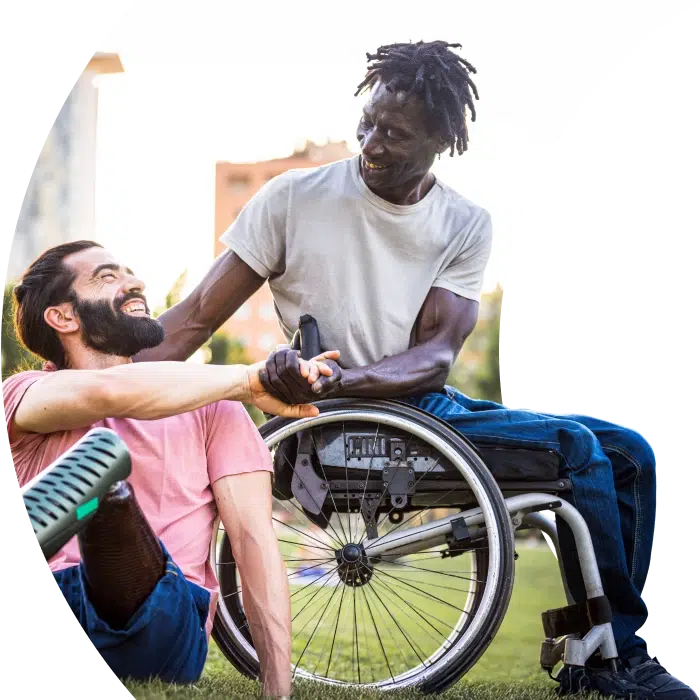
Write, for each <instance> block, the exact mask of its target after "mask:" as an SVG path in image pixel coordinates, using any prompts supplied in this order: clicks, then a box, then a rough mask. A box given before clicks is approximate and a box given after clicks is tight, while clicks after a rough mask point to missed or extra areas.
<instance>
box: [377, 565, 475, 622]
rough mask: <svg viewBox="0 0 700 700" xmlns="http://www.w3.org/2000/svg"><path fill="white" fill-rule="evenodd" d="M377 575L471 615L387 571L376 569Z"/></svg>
mask: <svg viewBox="0 0 700 700" xmlns="http://www.w3.org/2000/svg"><path fill="white" fill-rule="evenodd" d="M375 573H378V574H381V575H382V576H388V577H389V578H391V579H393V580H394V581H400V582H401V583H404V584H405V585H407V586H410V587H411V588H413V589H415V590H416V591H418V593H420V594H421V595H422V596H428V597H429V598H432V599H433V600H437V601H438V603H442V604H443V605H448V606H449V607H451V608H454V609H455V610H459V612H461V613H466V614H467V615H469V614H470V613H468V612H467V611H466V610H464V608H458V607H457V606H456V605H453V604H452V603H450V602H449V601H447V600H442V598H438V597H437V596H434V595H433V594H432V593H428V592H427V591H422V590H421V589H420V588H417V587H416V586H414V585H413V584H411V583H409V582H408V581H405V580H404V579H400V578H397V577H396V576H392V575H391V574H388V573H387V572H386V571H379V569H375Z"/></svg>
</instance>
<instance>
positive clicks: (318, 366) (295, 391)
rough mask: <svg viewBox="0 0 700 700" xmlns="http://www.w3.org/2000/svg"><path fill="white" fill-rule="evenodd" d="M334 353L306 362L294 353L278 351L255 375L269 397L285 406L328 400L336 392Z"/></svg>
mask: <svg viewBox="0 0 700 700" xmlns="http://www.w3.org/2000/svg"><path fill="white" fill-rule="evenodd" d="M339 358H340V353H339V352H338V351H337V350H329V351H327V352H323V353H321V354H320V355H317V356H316V357H314V358H313V359H312V360H309V361H306V360H302V359H301V358H300V357H299V352H298V351H297V350H280V351H279V352H275V353H273V354H272V355H270V357H269V358H268V359H267V361H266V362H265V366H264V368H262V369H261V370H260V372H259V377H260V383H261V384H262V385H263V386H264V387H265V390H266V391H267V392H268V393H269V394H270V395H272V396H274V397H276V398H278V399H279V400H280V401H283V402H284V403H287V404H306V403H309V402H311V401H318V400H319V399H322V398H328V397H329V396H331V395H332V394H333V392H334V391H335V390H336V389H337V388H338V386H339V384H340V380H341V378H342V370H341V368H340V366H339V365H338V363H337V362H336V360H338V359H339Z"/></svg>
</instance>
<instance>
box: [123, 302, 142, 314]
mask: <svg viewBox="0 0 700 700" xmlns="http://www.w3.org/2000/svg"><path fill="white" fill-rule="evenodd" d="M121 311H123V312H124V313H126V314H139V313H142V314H146V313H147V312H146V305H145V304H144V303H143V302H142V301H139V300H138V299H132V300H131V301H129V302H127V303H126V304H124V305H123V306H122V307H121Z"/></svg>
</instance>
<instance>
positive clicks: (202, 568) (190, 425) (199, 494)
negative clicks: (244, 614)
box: [2, 371, 272, 633]
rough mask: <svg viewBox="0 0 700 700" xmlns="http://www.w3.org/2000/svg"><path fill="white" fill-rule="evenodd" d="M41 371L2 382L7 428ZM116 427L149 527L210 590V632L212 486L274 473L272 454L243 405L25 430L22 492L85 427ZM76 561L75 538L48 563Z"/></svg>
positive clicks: (60, 565) (20, 454)
mask: <svg viewBox="0 0 700 700" xmlns="http://www.w3.org/2000/svg"><path fill="white" fill-rule="evenodd" d="M46 374H47V372H45V371H31V372H21V373H19V374H15V375H13V376H11V377H9V378H8V379H6V380H5V381H4V382H3V385H2V390H3V400H4V404H5V418H6V422H7V428H8V431H9V428H10V425H11V422H12V420H13V418H14V415H15V411H16V410H17V407H18V406H19V404H20V401H21V400H22V397H23V396H24V393H25V392H26V391H27V389H28V388H29V387H30V386H31V385H32V384H33V383H34V382H36V381H37V380H39V379H41V378H42V377H44V376H46ZM97 427H105V428H110V429H112V430H114V432H116V433H117V434H118V435H119V436H120V437H121V438H122V440H124V442H125V443H126V445H127V446H128V448H129V452H130V454H131V465H132V466H131V476H130V477H129V482H130V483H131V485H132V486H133V488H134V493H135V494H136V498H137V499H138V502H139V505H140V506H141V509H142V510H143V512H144V514H145V516H146V518H147V520H148V522H149V523H150V525H151V527H152V528H153V531H154V532H155V534H156V535H157V536H158V537H160V539H161V540H162V541H163V544H164V545H165V547H166V549H167V550H168V552H169V553H170V555H171V556H172V558H173V560H174V561H175V563H176V564H177V565H178V566H179V567H180V569H181V570H182V572H183V574H184V575H185V577H186V578H187V579H188V580H190V581H192V582H193V583H196V584H197V585H199V586H202V587H203V588H206V589H207V590H208V591H209V592H210V593H211V605H210V614H209V620H208V624H207V633H209V632H210V631H211V626H212V622H213V615H214V611H215V610H216V602H217V599H218V584H217V581H216V577H215V576H214V571H213V569H212V567H211V565H210V564H209V546H210V543H211V536H212V528H213V526H214V520H215V518H216V515H217V510H216V503H215V500H214V494H213V491H212V488H211V485H212V484H213V483H214V482H215V481H216V480H217V479H221V478H222V477H224V476H229V475H231V474H243V473H247V472H254V471H261V470H265V471H272V461H271V458H270V452H269V450H268V449H267V447H266V446H265V443H264V442H263V440H262V438H261V437H260V434H259V433H258V431H257V429H256V427H255V424H254V423H253V421H252V420H251V419H250V417H249V416H248V413H247V411H246V410H245V408H244V407H243V405H242V404H240V403H237V402H233V401H219V402H217V403H213V404H211V405H209V406H205V407H203V408H200V409H197V410H196V411H190V412H189V413H182V414H180V415H178V416H172V417H170V418H162V419H160V420H133V419H130V418H105V419H104V420H102V421H99V422H98V423H95V424H93V425H92V426H90V427H86V428H81V429H79V430H69V431H62V432H56V433H50V434H47V435H44V434H38V433H30V434H26V435H24V436H22V437H20V438H19V439H18V440H15V441H14V442H12V441H11V443H10V447H11V449H12V458H13V460H14V463H15V471H16V472H17V479H18V481H19V485H20V487H22V486H23V485H24V484H26V483H27V482H28V481H30V480H31V479H33V478H34V477H35V476H36V475H37V474H38V473H39V472H41V471H42V470H43V469H45V468H46V467H48V466H49V465H50V464H51V463H52V462H53V461H54V460H56V459H57V458H58V457H59V456H61V455H62V454H63V453H64V452H65V451H66V450H67V449H68V448H69V447H71V446H72V445H73V444H74V443H75V442H77V441H78V440H79V439H80V438H81V437H83V435H85V434H86V433H87V432H88V431H89V430H90V428H97ZM79 562H80V552H79V549H78V541H77V538H76V537H74V538H73V539H72V540H71V541H70V542H69V543H68V544H67V545H66V546H65V547H64V548H63V549H62V550H61V551H60V552H58V554H56V555H55V556H54V557H53V558H52V559H51V560H50V561H49V566H50V567H51V570H52V571H60V570H61V569H65V568H66V567H69V566H74V565H75V564H77V563H79Z"/></svg>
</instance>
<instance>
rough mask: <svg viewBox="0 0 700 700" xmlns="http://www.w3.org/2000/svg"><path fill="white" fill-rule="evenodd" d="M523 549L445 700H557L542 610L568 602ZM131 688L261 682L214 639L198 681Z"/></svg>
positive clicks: (184, 690)
mask: <svg viewBox="0 0 700 700" xmlns="http://www.w3.org/2000/svg"><path fill="white" fill-rule="evenodd" d="M518 553H519V555H520V556H519V559H518V561H517V563H516V580H515V589H514V592H513V597H512V600H511V605H510V608H509V611H508V614H507V615H506V618H505V620H504V622H503V624H502V626H501V628H500V630H499V632H498V635H497V636H496V638H495V640H494V641H493V643H492V644H491V646H490V647H489V649H488V650H487V651H486V653H485V654H484V655H483V656H482V658H481V659H480V660H479V662H478V663H477V664H476V665H475V666H474V668H473V669H472V670H471V671H470V672H469V674H468V675H467V676H466V677H465V678H464V679H463V680H462V681H460V682H459V683H458V684H457V685H456V686H454V687H453V688H452V689H451V690H449V691H448V692H447V693H444V694H443V695H442V697H444V698H445V700H458V699H460V700H461V699H464V700H467V699H468V700H496V699H498V700H516V699H520V698H522V699H523V700H546V699H549V700H552V699H553V698H555V697H556V696H555V693H554V688H555V687H556V684H555V683H553V682H552V681H551V680H549V678H548V677H547V675H546V674H545V673H544V672H543V671H541V670H540V668H539V664H538V659H539V647H540V643H541V641H542V637H543V633H542V626H541V623H540V613H541V612H542V611H543V610H545V609H547V608H550V607H556V606H559V605H563V604H564V603H565V601H564V595H563V592H562V588H561V582H560V580H559V574H558V568H557V565H556V561H555V560H554V558H553V556H552V554H551V552H550V551H549V549H547V548H546V546H544V545H538V546H536V547H528V546H526V545H525V544H524V543H521V544H520V546H519V547H518ZM349 646H352V645H349ZM127 688H128V689H129V691H130V692H131V693H132V695H133V696H134V697H135V698H137V699H138V700H161V699H162V700H166V699H167V700H195V698H196V699H197V700H213V699H214V698H217V699H218V698H221V699H223V698H226V699H231V700H234V699H238V698H253V697H256V696H257V695H259V686H258V684H257V683H255V682H252V681H249V680H247V679H245V678H243V677H242V676H241V675H240V674H238V673H237V672H236V671H235V670H234V669H233V668H232V667H231V665H230V664H229V663H228V661H227V660H226V659H225V658H224V657H223V655H222V654H221V652H220V651H219V649H218V648H217V647H216V644H214V643H213V642H212V644H211V649H210V653H209V659H208V661H207V665H206V669H205V672H204V676H203V678H202V679H201V681H200V682H199V683H198V684H197V685H196V686H191V687H176V686H168V685H165V684H162V683H149V684H143V683H129V684H127ZM294 697H295V698H296V699H297V700H312V699H315V698H321V697H322V698H323V700H336V699H337V700H340V699H345V698H348V699H354V698H358V699H359V698H362V699H365V698H366V699H368V700H369V698H377V697H381V698H386V697H387V694H386V693H377V692H371V691H357V690H349V689H342V688H329V687H327V686H320V685H316V684H310V683H303V682H301V681H299V682H297V683H296V684H295V688H294ZM389 697H396V698H398V699H399V700H410V699H411V698H419V697H424V696H420V695H418V694H417V693H414V692H401V693H397V694H391V695H390V696H389ZM589 697H590V698H591V700H593V698H592V696H589Z"/></svg>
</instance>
